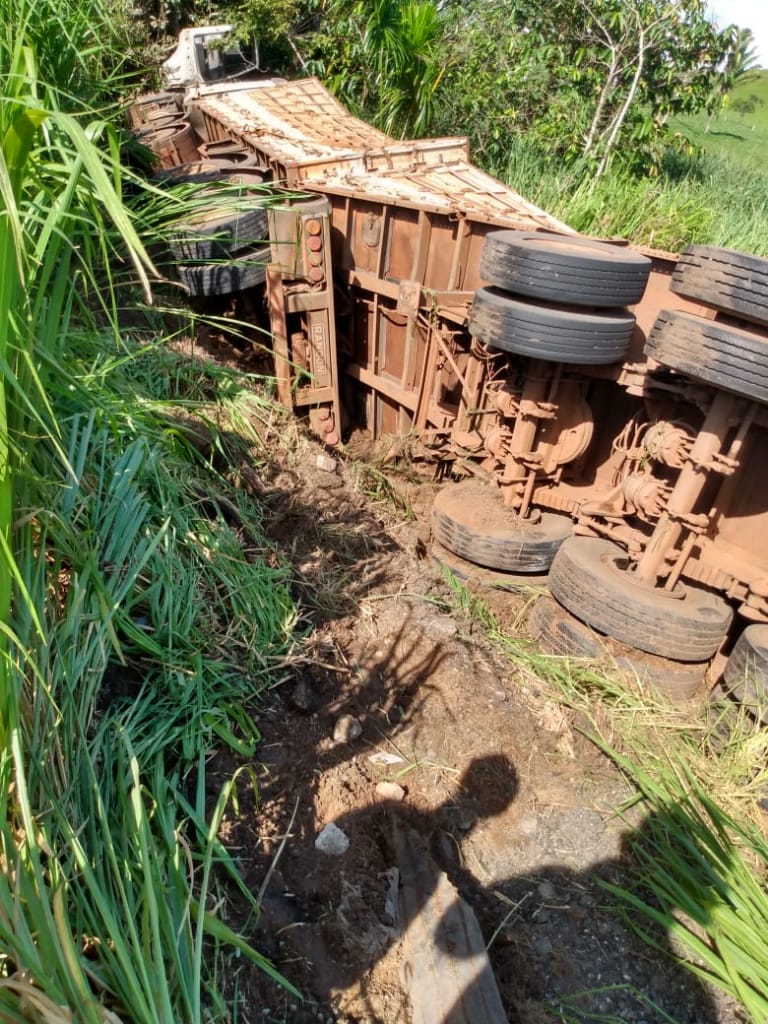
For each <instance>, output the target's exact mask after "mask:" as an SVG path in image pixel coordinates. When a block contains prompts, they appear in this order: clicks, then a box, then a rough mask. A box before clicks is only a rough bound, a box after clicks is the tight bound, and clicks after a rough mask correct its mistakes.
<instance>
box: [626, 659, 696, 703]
mask: <svg viewBox="0 0 768 1024" xmlns="http://www.w3.org/2000/svg"><path fill="white" fill-rule="evenodd" d="M614 661H615V663H616V667H617V668H618V669H619V671H620V672H621V673H622V674H623V675H624V676H626V677H628V678H630V679H632V680H634V681H636V682H638V683H640V685H641V686H645V687H652V688H653V689H656V690H659V691H660V692H661V693H664V694H666V695H667V697H669V698H670V700H672V701H676V702H677V701H684V700H690V699H691V697H694V696H695V695H696V694H697V693H698V692H699V690H700V689H701V686H702V684H703V682H704V677H705V676H706V673H707V669H708V668H709V661H696V662H688V663H685V662H674V661H672V660H671V659H668V658H659V657H657V656H656V655H655V654H645V653H643V652H641V651H632V652H628V653H626V654H616V655H614Z"/></svg>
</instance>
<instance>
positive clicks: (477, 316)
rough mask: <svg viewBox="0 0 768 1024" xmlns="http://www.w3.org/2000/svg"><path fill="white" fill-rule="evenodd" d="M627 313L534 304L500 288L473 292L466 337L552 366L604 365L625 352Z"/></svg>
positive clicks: (628, 334) (631, 320)
mask: <svg viewBox="0 0 768 1024" xmlns="http://www.w3.org/2000/svg"><path fill="white" fill-rule="evenodd" d="M634 325H635V318H634V317H633V316H632V314H631V313H624V312H619V311H616V312H612V313H584V312H582V311H580V310H573V309H566V308H562V309H558V308H557V307H553V306H547V305H545V304H543V303H538V302H534V301H532V302H521V301H518V300H517V299H514V298H512V297H511V296H510V295H508V294H507V293H506V292H503V291H501V290H500V289H498V288H480V289H479V290H478V291H476V292H475V297H474V299H473V301H472V310H471V312H470V317H469V333H470V334H471V335H473V336H474V337H476V338H479V339H480V340H481V341H483V342H485V344H487V345H491V346H493V347H494V348H498V349H502V350H503V351H504V352H513V353H515V354H517V355H522V356H530V357H532V358H533V359H545V360H548V361H551V362H556V363H577V364H579V365H581V366H604V365H607V364H609V363H616V362H618V361H619V360H621V359H622V358H623V357H624V355H625V354H626V352H627V349H628V348H629V341H630V338H631V337H632V330H633V328H634Z"/></svg>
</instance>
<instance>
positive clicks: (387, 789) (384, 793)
mask: <svg viewBox="0 0 768 1024" xmlns="http://www.w3.org/2000/svg"><path fill="white" fill-rule="evenodd" d="M376 793H377V794H378V796H380V797H381V798H382V800H394V801H396V802H397V803H400V802H401V801H402V800H405V790H404V789H403V787H402V786H398V784H397V783H396V782H379V783H377V784H376Z"/></svg>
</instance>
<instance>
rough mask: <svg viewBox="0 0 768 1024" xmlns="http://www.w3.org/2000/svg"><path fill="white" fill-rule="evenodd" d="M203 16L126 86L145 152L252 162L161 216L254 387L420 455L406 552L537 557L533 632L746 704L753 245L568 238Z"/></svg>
mask: <svg viewBox="0 0 768 1024" xmlns="http://www.w3.org/2000/svg"><path fill="white" fill-rule="evenodd" d="M229 38H230V37H229V27H228V26H225V25H220V26H212V27H207V28H199V29H187V30H185V31H184V32H182V34H181V37H180V40H179V47H178V49H177V51H176V53H175V54H174V55H173V56H172V57H171V58H170V59H169V60H168V61H167V62H166V64H165V66H164V69H165V75H166V83H167V86H168V90H167V91H165V92H162V93H156V94H149V95H147V96H143V97H139V98H138V99H137V101H136V102H135V103H134V105H133V107H132V108H131V116H132V121H133V126H134V129H135V130H136V131H137V132H138V133H139V134H140V135H141V137H142V139H143V141H145V142H146V143H147V144H148V145H149V146H150V147H151V148H152V149H153V150H154V152H155V153H156V154H157V159H158V160H159V162H160V163H161V164H162V166H163V167H164V168H165V170H166V172H168V171H169V170H170V171H171V172H172V173H173V172H179V173H184V174H186V175H190V176H191V177H192V179H194V175H195V174H196V173H197V174H199V175H200V179H201V181H203V180H207V178H208V176H209V175H210V173H211V169H212V168H214V169H215V168H222V167H225V168H227V169H228V172H231V171H232V169H233V168H234V169H236V170H237V171H238V173H239V174H240V180H241V181H242V182H244V183H245V185H244V187H246V189H247V187H248V182H249V181H254V182H259V183H260V187H259V188H258V189H254V190H253V200H252V203H251V207H252V209H251V208H246V209H244V210H243V211H242V212H239V213H237V214H236V215H230V216H229V217H228V218H227V217H224V218H223V219H222V220H219V221H217V220H216V219H214V220H213V221H210V220H208V221H206V222H205V223H202V224H201V223H198V224H196V223H194V222H192V223H190V224H188V225H186V226H185V234H186V235H187V238H188V239H189V238H192V239H193V243H192V245H191V247H190V246H189V244H188V245H187V247H186V248H185V249H183V250H182V251H181V252H180V257H181V258H180V260H179V268H178V270H179V276H180V279H181V281H182V283H183V284H184V285H185V287H186V288H187V290H188V291H189V292H190V294H193V295H198V296H200V295H202V296H209V295H219V294H222V293H241V292H251V290H253V291H254V294H255V295H256V296H257V297H258V301H259V302H262V301H263V303H264V304H265V307H266V309H267V310H268V316H269V324H270V332H271V336H272V348H273V353H274V361H275V374H276V378H277V390H278V397H279V398H280V400H281V401H282V402H284V403H285V404H286V405H289V406H291V407H292V408H294V409H295V410H296V411H297V412H299V413H301V414H303V415H306V416H307V418H308V420H309V423H310V425H311V426H312V428H313V429H314V430H315V432H316V433H318V434H319V435H320V437H321V438H322V439H323V440H324V441H325V442H326V443H327V444H329V445H330V446H332V447H333V446H336V445H338V444H340V443H342V441H343V436H344V433H345V431H346V430H347V429H348V425H350V424H354V425H355V426H359V427H362V428H364V429H366V430H367V431H368V432H369V433H370V435H371V436H372V437H373V438H374V439H393V440H394V439H398V440H399V442H400V443H402V444H406V443H407V444H409V445H411V446H413V447H414V448H415V449H417V450H418V451H419V452H420V453H421V455H423V456H424V457H425V458H427V459H429V460H431V461H432V462H433V463H434V464H435V467H436V470H437V472H438V473H439V479H440V480H441V481H442V482H443V483H442V486H441V488H440V491H439V493H438V495H437V498H436V500H435V504H434V509H433V513H432V535H433V540H432V553H433V557H434V558H436V559H437V560H438V561H440V562H442V563H443V564H445V565H447V566H448V567H449V568H451V569H452V571H454V572H456V573H458V574H459V575H465V576H471V575H472V574H473V572H475V571H477V572H481V573H486V574H487V575H488V577H489V578H492V579H493V580H494V581H495V582H496V583H497V585H500V586H515V585H517V584H518V583H519V581H520V580H521V579H523V580H526V579H527V580H530V579H531V578H539V577H540V576H542V575H544V574H546V576H547V581H548V585H549V589H550V592H551V595H552V597H551V599H548V600H546V601H540V602H538V603H537V605H536V607H535V609H534V617H533V621H532V628H533V629H534V631H535V632H536V633H537V634H538V635H539V637H540V639H541V642H542V644H543V645H544V646H545V647H547V648H548V649H550V650H552V651H554V652H555V653H558V654H565V655H578V656H595V655H597V654H599V653H600V651H601V650H603V649H604V648H605V646H606V645H607V647H608V650H609V652H610V653H611V654H612V655H613V656H614V658H615V661H616V663H617V664H618V665H619V666H620V667H621V669H622V670H623V671H628V672H631V673H633V674H634V675H636V676H637V677H638V678H640V680H641V681H643V682H648V683H651V684H653V685H656V686H660V687H662V688H663V689H664V690H665V691H666V692H667V693H668V694H670V695H671V696H672V697H673V698H676V699H687V698H688V697H691V696H692V695H694V694H695V693H696V692H697V691H699V690H700V688H701V687H702V684H703V683H704V680H705V678H706V679H708V680H709V681H710V682H712V681H713V680H714V679H715V678H716V677H719V675H720V673H721V672H724V678H725V682H726V684H727V688H728V689H729V691H730V692H731V693H733V694H734V695H735V696H736V698H737V699H739V700H740V701H742V702H743V703H745V704H747V705H749V706H750V708H751V711H752V713H753V714H754V715H755V717H756V718H757V719H759V720H761V719H762V716H763V713H764V712H765V713H767V714H768V705H766V701H765V687H766V683H768V544H766V540H767V539H768V476H767V475H766V473H765V472H764V470H763V467H764V465H765V462H766V458H768V261H766V260H763V259H759V258H757V257H754V256H750V255H747V254H744V253H739V252H735V251H730V250H724V249H717V248H713V247H709V246H693V247H690V248H689V249H688V250H686V252H685V253H684V254H683V255H682V256H677V255H674V254H670V253H665V252H659V251H655V250H650V249H647V248H639V247H636V246H632V245H628V244H626V243H625V242H623V241H616V240H610V241H608V240H602V239H596V238H588V237H585V236H583V235H579V234H577V233H576V232H574V231H573V230H572V229H570V228H569V227H568V226H567V225H566V224H564V223H562V222H560V221H558V220H557V219H555V218H553V217H552V216H550V215H549V214H548V213H546V211H544V210H542V209H539V208H538V207H536V206H535V205H534V204H532V203H530V202H528V201H527V200H525V199H524V198H523V197H522V196H521V195H519V194H518V193H516V192H515V191H514V190H512V189H511V188H509V187H507V186H506V185H504V184H502V183H501V182H499V181H497V180H496V179H494V178H492V177H491V176H489V175H488V174H486V173H484V172H483V171H481V170H480V169H479V168H477V167H476V166H474V165H473V164H472V162H471V160H470V155H469V151H468V146H467V142H466V140H465V139H461V138H441V139H420V140H394V139H392V138H390V137H389V136H387V135H386V134H384V133H382V132H380V131H378V130H377V129H375V128H373V127H372V126H370V125H368V124H366V123H365V122H363V121H361V120H360V119H358V118H355V117H353V116H352V115H351V114H350V113H349V112H348V111H346V110H345V109H344V108H343V107H342V106H341V104H339V103H338V102H337V100H335V99H334V98H333V97H332V96H331V95H330V93H329V92H328V91H327V90H326V89H325V88H324V86H323V85H322V84H321V83H320V82H319V81H318V80H316V79H314V78H301V79H297V80H293V81H286V80H284V79H280V78H269V77H260V78H259V77H255V78H254V77H252V76H253V72H254V62H252V61H250V62H249V60H248V59H247V57H245V56H244V55H243V54H242V53H241V52H240V51H239V50H238V49H237V48H229V47H228V45H227V41H228V39H229ZM264 184H267V185H269V184H271V185H272V186H274V188H275V189H276V190H279V199H278V200H276V201H274V202H271V203H270V204H269V205H267V206H265V204H264V188H263V186H264Z"/></svg>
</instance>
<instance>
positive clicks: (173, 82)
mask: <svg viewBox="0 0 768 1024" xmlns="http://www.w3.org/2000/svg"><path fill="white" fill-rule="evenodd" d="M161 70H162V75H163V79H164V82H165V85H166V87H167V88H169V89H185V90H189V91H190V92H191V93H192V94H194V95H198V96H200V95H210V94H215V93H218V92H231V91H234V90H237V89H254V88H258V87H259V86H261V85H274V84H276V83H280V82H284V81H285V79H283V78H261V79H258V78H257V79H255V80H254V79H253V78H245V76H249V75H251V74H252V73H257V72H258V57H257V56H256V54H255V53H248V52H247V51H244V50H243V48H242V47H241V46H240V45H239V43H237V41H236V40H235V39H234V38H233V37H232V26H231V25H201V26H199V27H198V28H185V29H182V31H181V32H180V33H179V41H178V45H177V46H176V49H175V50H174V51H173V53H172V54H171V56H170V57H169V58H168V59H167V60H166V61H164V62H163V64H162V68H161Z"/></svg>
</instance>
